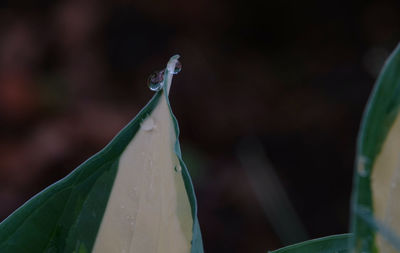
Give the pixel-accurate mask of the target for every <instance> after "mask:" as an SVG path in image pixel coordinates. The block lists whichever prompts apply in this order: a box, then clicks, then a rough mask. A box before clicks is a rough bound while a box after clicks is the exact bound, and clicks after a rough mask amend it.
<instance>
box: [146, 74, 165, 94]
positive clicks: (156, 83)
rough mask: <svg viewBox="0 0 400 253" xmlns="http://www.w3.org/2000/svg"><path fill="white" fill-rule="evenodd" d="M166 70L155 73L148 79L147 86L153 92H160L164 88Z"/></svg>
mask: <svg viewBox="0 0 400 253" xmlns="http://www.w3.org/2000/svg"><path fill="white" fill-rule="evenodd" d="M163 81H164V70H160V71H154V72H153V73H152V74H151V75H150V76H149V78H148V79H147V84H148V86H149V88H150V90H152V91H159V90H161V89H162V88H163Z"/></svg>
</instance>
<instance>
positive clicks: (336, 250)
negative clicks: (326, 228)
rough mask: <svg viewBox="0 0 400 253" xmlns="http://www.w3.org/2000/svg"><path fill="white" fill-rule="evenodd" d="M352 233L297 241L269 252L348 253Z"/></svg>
mask: <svg viewBox="0 0 400 253" xmlns="http://www.w3.org/2000/svg"><path fill="white" fill-rule="evenodd" d="M351 238H352V234H341V235H331V236H326V237H322V238H318V239H313V240H308V241H305V242H301V243H296V244H293V245H290V246H286V247H284V248H281V249H278V250H274V251H270V252H269V253H347V252H350V245H349V240H350V239H351Z"/></svg>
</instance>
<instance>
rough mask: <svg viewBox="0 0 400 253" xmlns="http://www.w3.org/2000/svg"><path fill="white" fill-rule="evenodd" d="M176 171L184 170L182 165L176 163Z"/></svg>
mask: <svg viewBox="0 0 400 253" xmlns="http://www.w3.org/2000/svg"><path fill="white" fill-rule="evenodd" d="M174 169H175V171H176V172H181V171H182V167H181V166H180V165H175V168H174Z"/></svg>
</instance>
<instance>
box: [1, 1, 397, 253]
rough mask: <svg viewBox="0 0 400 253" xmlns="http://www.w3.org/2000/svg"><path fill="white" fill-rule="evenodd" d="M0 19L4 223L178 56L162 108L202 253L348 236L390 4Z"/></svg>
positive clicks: (389, 41)
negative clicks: (174, 134)
mask: <svg viewBox="0 0 400 253" xmlns="http://www.w3.org/2000/svg"><path fill="white" fill-rule="evenodd" d="M0 7H1V8H0V203H1V204H0V220H2V219H4V218H5V217H6V216H7V215H9V214H10V213H11V212H12V211H13V210H15V209H16V208H17V207H18V206H20V205H21V204H22V203H23V202H25V201H26V200H27V199H28V198H30V197H31V196H33V195H34V194H35V193H37V192H38V191H40V190H42V189H43V188H44V187H46V186H48V185H49V184H51V183H53V182H54V181H55V180H58V179H60V178H61V177H63V176H65V175H66V174H68V173H69V172H70V171H71V170H72V169H74V168H75V167H76V166H77V165H79V164H80V163H82V162H83V161H84V160H86V159H87V158H88V157H89V156H91V155H92V154H94V153H95V152H97V151H98V150H99V149H101V148H102V147H103V146H104V145H105V144H107V143H108V142H109V140H110V139H111V138H112V137H113V136H114V135H115V134H116V133H117V132H118V131H119V130H120V129H121V128H122V127H123V126H124V125H125V124H126V123H127V122H128V121H129V120H130V119H131V118H132V117H134V116H135V114H136V113H137V112H138V111H139V110H140V109H141V108H142V107H143V106H144V105H145V104H146V102H147V101H148V100H149V99H150V98H151V96H152V95H153V92H151V91H150V90H149V89H148V87H147V84H146V79H147V77H148V75H149V74H150V73H151V72H152V71H154V70H157V69H161V68H163V67H164V66H165V64H166V62H167V61H168V59H169V57H170V56H171V55H173V54H176V53H179V54H180V55H181V56H182V58H181V62H182V64H183V68H182V71H181V73H180V74H179V75H177V76H176V77H175V79H174V83H173V86H172V90H171V95H170V97H171V99H172V106H173V109H174V112H175V115H176V116H177V118H178V120H179V123H180V127H181V145H182V150H183V157H184V159H185V161H186V163H187V165H188V167H189V170H190V172H191V174H192V177H193V180H194V185H195V189H196V193H197V198H198V203H199V219H200V224H201V228H202V233H203V239H204V246H205V250H206V252H210V253H212V252H231V253H234V252H266V250H267V249H269V250H272V249H275V248H278V247H281V246H283V245H286V244H288V243H292V242H295V241H299V240H302V239H307V238H315V237H320V236H325V235H330V234H336V233H344V232H347V231H348V227H349V224H348V223H349V222H348V221H349V200H350V193H351V182H352V170H353V169H352V167H353V158H354V153H355V142H356V136H357V131H358V127H359V122H360V119H361V115H362V111H363V108H364V106H365V104H366V101H367V98H368V95H369V93H370V91H371V88H372V86H373V83H374V80H375V79H376V77H377V74H378V72H379V69H380V68H381V66H382V64H383V62H384V60H385V58H386V57H387V56H388V54H389V53H390V52H391V51H392V50H393V48H394V47H395V46H396V44H397V42H398V41H399V40H400V15H399V13H400V4H399V2H398V1H394V0H393V1H382V0H380V1H344V0H336V1H289V0H286V1H237V0H232V1H227V0H213V1H211V0H204V1H183V0H170V1H143V0H142V1H132V2H130V1H124V0H116V1H108V2H107V1H96V0H82V1H19V0H17V1H1V3H0ZM249 137H251V138H250V139H251V140H252V141H250V142H249V141H243V140H247V139H249ZM243 143H244V144H243ZM246 143H247V144H246ZM249 143H250V144H249ZM252 143H253V144H254V143H256V144H254V145H253V144H252ZM254 146H257V147H258V148H257V150H256V151H257V152H253V150H252V148H253V147H254ZM264 167H265V168H264ZM263 170H264V172H265V171H267V172H268V173H266V174H265V173H264V174H262V173H263V172H262V171H263ZM260 173H261V174H260ZM257 175H259V176H257ZM263 175H264V176H265V177H263ZM268 175H270V176H268ZM257 179H258V181H257ZM260 182H261V183H260ZM282 196H284V197H286V199H285V198H283V197H282ZM282 201H283V202H282ZM288 205H289V206H290V208H284V207H285V206H286V207H287V206H288ZM274 208H275V209H274ZM273 209H274V210H275V211H271V210H273ZM285 210H290V212H289V216H290V217H292V218H293V219H292V221H293V222H294V223H296V224H297V226H293V229H292V228H291V227H290V224H289V226H287V225H288V224H286V225H285V224H283V223H284V222H285V220H286V218H285V217H286V216H285V215H286V214H285V213H286V212H285ZM274 212H275V216H274V215H273V214H274ZM276 213H282V217H281V218H280V216H279V217H278V216H276ZM271 214H272V216H271ZM289 216H288V217H289ZM274 217H275V218H276V217H278V218H277V219H275V218H274ZM288 220H289V219H288ZM279 222H283V223H279ZM290 223H291V222H290ZM294 223H293V224H294ZM280 224H283V225H282V226H280ZM284 225H285V226H284ZM279 227H282V228H283V227H284V228H285V229H281V230H280V231H278V230H279ZM277 228H278V229H277ZM282 234H283V235H289V237H287V238H286V239H285V238H282ZM291 235H292V236H291ZM288 238H289V239H288Z"/></svg>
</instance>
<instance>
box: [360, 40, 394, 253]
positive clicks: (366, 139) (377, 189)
mask: <svg viewBox="0 0 400 253" xmlns="http://www.w3.org/2000/svg"><path fill="white" fill-rule="evenodd" d="M399 105H400V47H399V46H398V47H397V48H396V49H395V50H394V52H393V53H392V55H391V56H390V57H389V59H388V60H387V62H386V63H385V65H384V67H383V69H382V71H381V73H380V75H379V78H378V80H377V82H376V84H375V88H374V90H373V92H372V95H371V97H370V99H369V102H368V105H367V108H366V111H365V113H364V117H363V121H362V125H361V129H360V134H359V139H358V147H357V158H356V170H355V175H354V187H353V197H352V231H353V232H354V241H353V246H354V247H355V252H398V251H396V248H397V250H399V247H398V245H400V241H399V240H398V235H399V234H400V117H399V116H400V115H399Z"/></svg>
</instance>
